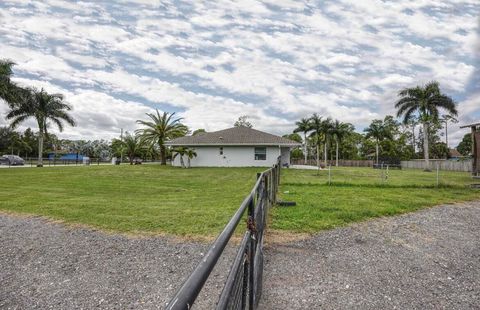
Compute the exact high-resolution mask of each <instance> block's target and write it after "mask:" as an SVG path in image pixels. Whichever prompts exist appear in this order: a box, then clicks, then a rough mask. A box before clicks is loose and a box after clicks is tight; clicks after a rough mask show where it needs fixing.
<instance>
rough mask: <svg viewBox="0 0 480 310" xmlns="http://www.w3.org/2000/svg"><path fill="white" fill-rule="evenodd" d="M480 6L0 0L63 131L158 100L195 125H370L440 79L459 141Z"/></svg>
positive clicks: (1, 27)
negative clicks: (325, 120)
mask: <svg viewBox="0 0 480 310" xmlns="http://www.w3.org/2000/svg"><path fill="white" fill-rule="evenodd" d="M479 16H480V1H479V0H442V1H438V0H411V1H410V0H405V1H400V0H399V1H386V0H385V1H379V0H362V1H358V0H351V1H346V0H335V1H305V2H302V1H289V0H285V1H280V0H265V1H250V0H240V1H224V0H218V1H205V2H202V1H189V2H186V1H153V0H116V1H88V0H84V1H79V2H77V1H61V0H43V1H33V0H15V1H12V0H2V1H0V58H7V59H11V60H13V61H14V62H16V64H17V65H16V66H15V68H14V73H15V77H14V80H15V81H16V82H17V83H19V84H22V85H25V86H27V85H28V86H35V87H38V88H44V89H45V90H47V91H48V92H54V93H62V94H64V95H65V99H66V101H67V102H68V103H69V104H71V106H72V107H73V112H72V114H73V116H74V118H75V119H76V120H77V123H78V125H77V127H75V128H71V127H67V128H65V130H64V132H63V133H61V134H59V137H60V138H71V139H86V140H89V139H100V138H103V139H111V138H114V137H117V136H119V134H120V130H121V128H123V129H124V131H133V130H135V128H137V127H136V126H137V125H136V120H138V119H145V118H146V115H145V113H149V112H152V111H154V109H158V110H160V111H166V112H176V113H177V115H178V116H179V117H183V118H184V123H185V124H187V125H188V126H189V127H190V128H191V129H193V130H194V129H198V128H204V129H206V130H207V131H214V130H220V129H224V128H227V127H231V126H232V125H233V123H234V122H235V120H236V119H237V118H238V117H239V116H241V115H248V116H249V117H250V121H251V122H252V123H253V125H254V127H255V128H257V129H260V130H264V131H267V132H271V133H274V134H285V133H289V132H291V131H292V130H293V129H294V127H295V121H297V120H299V119H300V118H302V117H308V116H310V115H311V114H312V113H318V114H319V115H321V116H324V117H332V118H334V119H339V120H340V121H343V122H350V123H353V124H354V125H355V126H356V128H357V130H358V131H361V130H363V128H364V127H365V126H367V125H368V124H369V123H370V122H371V120H373V119H377V118H383V117H384V116H385V115H387V114H394V113H395V109H394V104H395V102H396V100H398V97H397V93H398V91H399V90H400V89H401V88H404V87H413V86H416V85H422V84H425V83H427V82H428V81H431V80H437V81H439V82H440V85H441V88H442V91H443V92H445V93H446V94H448V95H450V96H451V97H452V98H454V99H455V101H456V102H458V110H459V121H460V123H459V124H453V125H451V128H450V132H451V134H450V136H449V140H450V141H451V146H455V145H456V144H457V143H458V142H459V140H460V139H461V137H462V136H463V135H464V134H465V133H466V131H465V130H460V129H459V125H460V124H465V123H471V122H474V121H480V19H479ZM6 111H7V106H6V105H5V104H4V103H0V126H2V125H6V124H8V122H7V121H6V120H5V118H4V116H5V113H6ZM25 126H31V127H35V123H34V122H33V121H30V122H27V123H25V125H24V127H22V128H25ZM51 132H56V131H55V130H54V129H53V128H52V130H51Z"/></svg>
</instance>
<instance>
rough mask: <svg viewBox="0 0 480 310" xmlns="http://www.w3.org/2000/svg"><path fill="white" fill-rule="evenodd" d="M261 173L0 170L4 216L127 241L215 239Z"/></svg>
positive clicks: (151, 167)
mask: <svg viewBox="0 0 480 310" xmlns="http://www.w3.org/2000/svg"><path fill="white" fill-rule="evenodd" d="M262 170H264V169H261V168H241V169H226V168H208V169H195V168H192V169H180V168H172V167H169V166H167V167H162V166H160V165H141V166H129V165H122V166H90V167H55V168H53V167H52V168H41V169H40V168H11V169H0V180H1V182H0V183H1V190H0V211H1V210H4V211H13V212H19V213H29V214H37V215H44V216H48V217H50V218H53V219H58V220H62V221H65V222H68V223H75V224H77V223H79V224H87V225H91V226H94V227H97V228H101V229H105V230H111V231H119V232H125V233H166V234H175V235H180V236H194V237H202V236H205V237H213V236H215V235H217V234H218V233H219V232H220V231H221V230H222V228H223V227H224V225H225V224H226V223H227V222H228V220H229V219H230V218H231V216H232V215H233V213H234V212H235V211H236V210H237V209H238V207H239V206H240V203H241V202H242V201H243V199H244V198H245V196H246V195H247V193H249V192H250V190H251V188H252V186H253V184H254V182H255V180H256V172H257V171H262Z"/></svg>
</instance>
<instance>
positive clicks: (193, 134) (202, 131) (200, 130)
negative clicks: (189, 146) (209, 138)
mask: <svg viewBox="0 0 480 310" xmlns="http://www.w3.org/2000/svg"><path fill="white" fill-rule="evenodd" d="M206 132H207V131H206V130H205V129H203V128H200V129H197V130H194V131H193V132H192V136H195V135H198V134H199V133H206Z"/></svg>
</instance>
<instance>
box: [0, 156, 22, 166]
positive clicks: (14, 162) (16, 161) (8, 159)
mask: <svg viewBox="0 0 480 310" xmlns="http://www.w3.org/2000/svg"><path fill="white" fill-rule="evenodd" d="M0 165H9V166H23V165H25V160H23V158H21V157H20V156H17V155H3V156H2V157H0Z"/></svg>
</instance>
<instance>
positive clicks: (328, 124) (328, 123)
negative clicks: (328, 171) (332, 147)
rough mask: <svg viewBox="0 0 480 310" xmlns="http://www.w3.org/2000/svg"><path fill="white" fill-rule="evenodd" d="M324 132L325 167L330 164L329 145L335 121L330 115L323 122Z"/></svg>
mask: <svg viewBox="0 0 480 310" xmlns="http://www.w3.org/2000/svg"><path fill="white" fill-rule="evenodd" d="M322 132H323V143H324V144H323V146H324V151H323V152H324V163H325V167H326V166H327V165H328V163H327V160H328V145H329V143H330V140H331V138H332V135H333V121H332V119H331V118H330V117H328V118H326V119H324V120H323V122H322Z"/></svg>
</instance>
